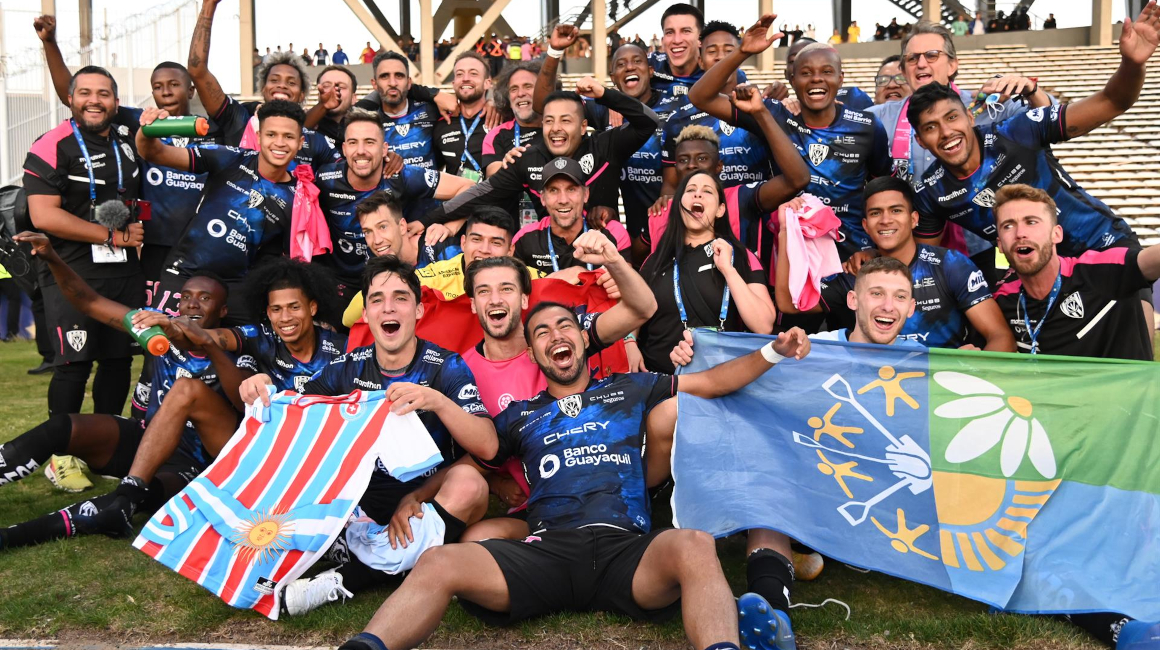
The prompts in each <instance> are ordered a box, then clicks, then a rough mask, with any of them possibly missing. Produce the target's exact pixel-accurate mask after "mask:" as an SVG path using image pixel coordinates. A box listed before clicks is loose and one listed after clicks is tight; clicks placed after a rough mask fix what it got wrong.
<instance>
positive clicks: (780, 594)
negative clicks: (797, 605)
mask: <svg viewBox="0 0 1160 650" xmlns="http://www.w3.org/2000/svg"><path fill="white" fill-rule="evenodd" d="M745 564H746V567H745V573H746V577H747V579H748V589H747V590H746V591H750V592H753V593H755V594H758V595H760V596H761V597H763V598H765V599H766V600H767V601H769V604H770V606H772V607H773V608H774V609H780V610H781V611H783V612H785V613H787V614H788V613H789V591H790V588H791V587H792V586H793V563H792V562H790V561H789V560H788V559H787V558H786V557H785V556H784V555H782V554H781V553H778V552H777V551H774V550H771V549H768V548H759V549H757V550H755V551H753V552H752V553H750V554H749V557H748V558H746V562H745Z"/></svg>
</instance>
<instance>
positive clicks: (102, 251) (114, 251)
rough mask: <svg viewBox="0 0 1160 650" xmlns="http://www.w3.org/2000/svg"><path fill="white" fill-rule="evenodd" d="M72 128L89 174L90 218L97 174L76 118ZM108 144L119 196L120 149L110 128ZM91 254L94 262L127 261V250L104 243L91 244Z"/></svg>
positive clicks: (94, 205) (122, 182) (94, 208)
mask: <svg viewBox="0 0 1160 650" xmlns="http://www.w3.org/2000/svg"><path fill="white" fill-rule="evenodd" d="M72 129H73V137H75V138H76V141H77V146H78V147H79V148H80V150H81V156H83V157H84V159H85V171H87V172H88V174H89V218H90V219H92V218H93V217H94V216H96V212H97V175H96V173H95V172H93V159H92V157H91V156H89V147H88V145H87V144H85V138H84V136H82V135H81V130H80V127H78V126H77V123H76V120H72ZM109 144H110V145H111V147H110V148H111V149H112V150H113V159H114V160H116V162H117V196H118V197H120V196H121V195H122V194H124V193H125V173H124V170H123V169H122V168H121V149H120V147H119V146H118V143H117V138H116V137H115V136H114V135H113V132H112V131H111V130H110V131H109ZM92 256H93V263H94V264H119V263H121V262H128V261H129V251H128V250H126V249H124V248H118V247H116V246H108V245H105V244H93V245H92Z"/></svg>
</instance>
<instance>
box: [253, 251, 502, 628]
mask: <svg viewBox="0 0 1160 650" xmlns="http://www.w3.org/2000/svg"><path fill="white" fill-rule="evenodd" d="M363 278H364V282H363V294H364V295H366V296H367V301H366V308H365V311H364V318H365V319H366V321H367V323H368V324H369V325H370V331H371V335H372V336H373V337H374V343H373V344H371V345H368V346H366V347H362V348H358V349H356V350H354V351H352V352H350V353H349V354H346V355H343V356H341V357H338V358H337V359H335V360H334V361H333V362H332V363H330V364H329V365H327V366H326V367H325V368H324V369H323V370H322V371H321V372H320V373H318V374H317V375H315V376H314V378H313V379H311V380H310V381H308V382H307V383H306V385H305V386H304V387H303V391H304V392H305V393H306V394H310V395H345V394H347V393H349V392H351V391H353V390H383V391H386V397H387V399H389V400H391V401H392V402H393V405H392V406H391V409H392V411H393V412H395V413H398V414H400V415H405V414H407V413H411V412H417V413H418V415H419V419H420V420H421V421H422V422H423V426H424V427H426V429H427V431H428V432H429V433H430V434H431V438H432V440H433V441H434V442H435V444H436V445H437V446H438V447H439V450H440V451H441V452H442V454H443V459H444V460H443V463H442V464H441V466H440V467H445V466H448V465H450V464H451V463H452V462H453V461H454V460H455V459H457V458H459V457H460V456H461V455H462V454H464V453H469V454H474V455H480V454H482V455H485V456H487V455H490V454H493V453H494V452H495V450H496V448H497V443H496V437H495V427H494V426H493V425H492V422H491V419H490V418H488V417H487V409H486V408H484V406H483V404H482V403H481V402H480V401H479V391H478V389H477V388H476V385H475V380H474V379H473V378H472V376H471V371H470V370H468V368H467V366H466V364H464V363H463V359H462V358H461V357H460V356H459V355H458V354H455V353H454V352H450V351H448V350H444V349H443V348H440V347H438V346H436V345H434V344H432V343H429V342H427V341H424V340H422V339H419V338H417V337H416V336H415V323H416V321H417V320H418V319H419V318H422V316H423V305H422V303H421V302H420V293H419V292H420V289H419V279H418V278H417V277H416V276H415V271H414V269H413V268H412V267H411V266H410V265H409V264H406V263H404V262H401V261H399V259H398V258H397V257H394V256H386V257H376V258H374V259H372V260H370V261H369V262H367V267H366V272H365V274H364V276H363ZM268 383H270V379H269V378H268V377H265V376H263V375H260V374H259V375H255V376H254V377H252V378H251V379H250V380H248V381H247V382H246V383H245V384H244V385H243V387H242V398H243V399H244V400H245V401H246V402H247V403H250V404H252V403H254V402H255V401H256V400H259V399H260V400H262V401H263V403H267V402H268V401H269V394H268V392H267V390H266V384H268ZM426 478H428V477H426V476H423V477H419V478H415V479H413V480H411V481H408V482H406V483H403V482H400V481H398V480H397V479H395V478H394V477H392V476H390V475H389V474H387V473H386V472H385V471H384V468H383V467H381V466H380V467H379V468H378V470H377V471H375V472H374V474H372V476H371V480H370V484H369V485H368V487H367V491H366V493H365V494H364V495H363V498H362V500H361V501H360V503H359V507H360V508H361V510H362V512H363V514H365V515H366V516H367V517H369V518H371V519H372V520H374V521H376V522H378V523H381V524H386V523H388V522H390V521H391V517H392V515H393V514H394V513H395V511H396V509H397V507H398V505H399V502H400V500H401V499H402V498H403V497H404V496H406V495H407V494H409V493H410V492H413V491H414V490H415V489H417V488H419V487H420V486H421V485H422V484H423V482H424V481H425V480H426ZM430 503H431V504H432V505H433V506H434V512H429V513H427V514H426V515H425V516H424V517H423V519H422V520H421V523H422V524H423V525H424V526H432V525H434V521H433V519H434V518H435V517H438V518H439V519H441V520H442V522H443V524H444V525H445V526H446V533H445V535H444V536H443V538H442V541H443V542H444V543H451V542H454V541H455V540H457V539H458V538H459V536H460V534H462V532H463V530H464V529H465V528H466V526H467V525H469V524H471V523H474V522H475V521H478V520H479V519H480V518H482V517H483V514H484V512H485V511H486V509H487V483H486V482H485V481H484V480H483V478H482V477H481V476H480V475H479V473H478V472H476V471H475V470H473V469H472V468H470V467H459V468H452V469H450V470H448V472H447V473H446V475H445V479H444V481H443V484H442V487H441V488H440V489H439V492H438V494H436V495H435V497H434V499H433V500H432V501H431V502H430ZM419 522H420V520H419V519H415V520H413V521H412V522H411V526H412V527H414V526H415V525H417V523H419ZM348 541H349V540H348ZM416 550H417V551H418V552H422V549H416ZM385 575H386V574H384V573H382V572H381V571H378V570H375V569H372V568H370V567H369V566H367V565H366V564H363V563H362V562H361V561H359V560H358V559H357V557H351V561H350V562H349V563H346V564H344V565H343V566H341V567H339V568H338V569H337V570H335V571H327V572H325V573H323V574H320V575H318V576H315V577H314V578H304V579H301V580H297V581H295V582H294V583H291V584H290V585H288V586H287V591H286V593H285V596H284V598H285V602H286V606H287V610H288V611H289V613H290V614H291V615H298V614H302V613H305V612H308V611H310V610H312V609H314V608H316V607H318V606H320V605H324V604H326V603H327V602H330V601H331V600H333V599H331V598H330V595H331V594H332V593H342V594H345V595H346V596H347V597H350V596H351V595H352V592H357V591H360V590H362V589H363V588H364V587H369V586H371V585H374V584H377V583H380V582H382V581H383V580H384V579H385ZM334 599H337V595H336V596H335V598H334Z"/></svg>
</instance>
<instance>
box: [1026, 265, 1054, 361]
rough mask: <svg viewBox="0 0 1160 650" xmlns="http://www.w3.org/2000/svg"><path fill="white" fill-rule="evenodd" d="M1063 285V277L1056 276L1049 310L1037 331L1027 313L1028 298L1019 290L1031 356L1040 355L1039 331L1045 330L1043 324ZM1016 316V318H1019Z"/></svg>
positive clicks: (1050, 296)
mask: <svg viewBox="0 0 1160 650" xmlns="http://www.w3.org/2000/svg"><path fill="white" fill-rule="evenodd" d="M1062 285H1063V276H1062V275H1056V276H1055V284H1054V285H1052V287H1051V294H1050V295H1049V296H1048V297H1047V310H1046V311H1044V312H1043V318H1042V319H1040V321H1039V324H1038V325H1036V326H1035V329H1031V315H1030V314H1028V313H1027V297H1026V294H1025V293H1024V292H1023V290H1022V289H1020V290H1019V308H1020V309H1021V310H1022V311H1023V323H1024V324H1025V325H1027V336H1029V337H1030V338H1031V354H1039V330H1041V329H1043V324H1044V323H1046V322H1047V317H1048V315H1050V314H1051V307H1052V306H1053V305H1054V304H1055V299H1056V298H1058V297H1059V288H1060V287H1061V286H1062ZM1018 316H1019V315H1018V314H1016V318H1018Z"/></svg>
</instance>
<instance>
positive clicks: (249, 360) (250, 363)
mask: <svg viewBox="0 0 1160 650" xmlns="http://www.w3.org/2000/svg"><path fill="white" fill-rule="evenodd" d="M234 365H236V366H237V367H239V368H246V369H248V370H253V371H254V372H257V371H258V362H257V361H255V360H254V357H252V356H250V355H248V354H243V355H242V356H240V357H238V360H237V361H235V362H234Z"/></svg>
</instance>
